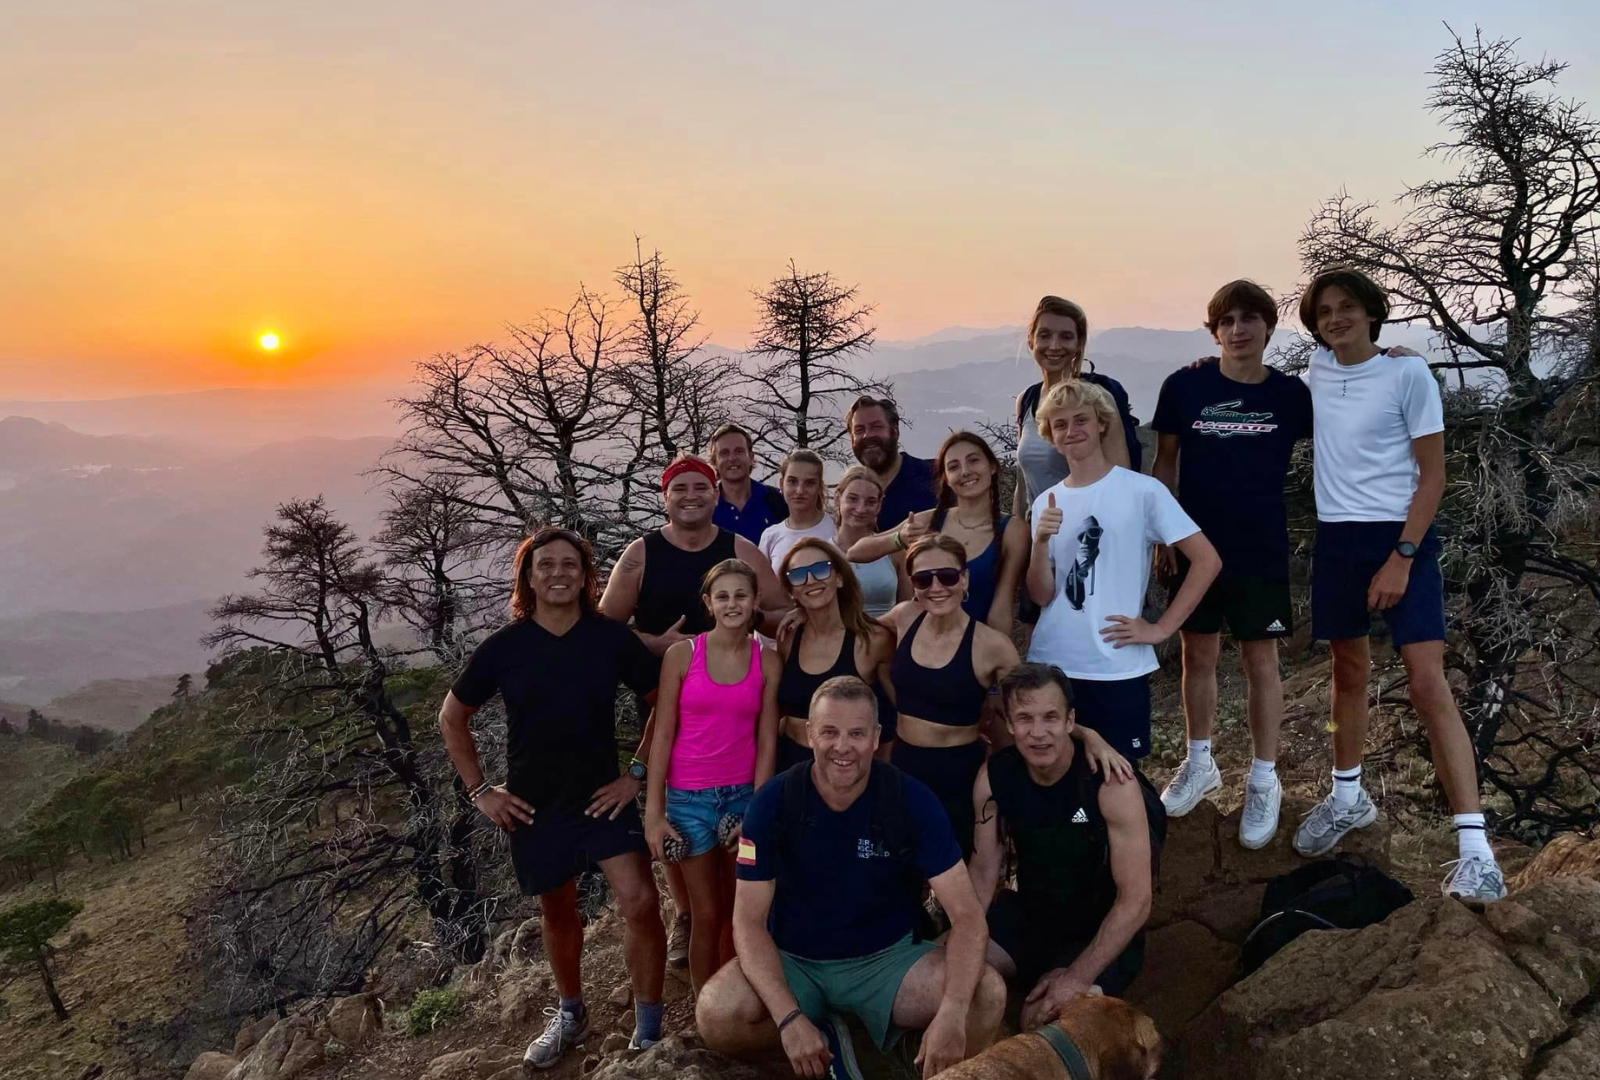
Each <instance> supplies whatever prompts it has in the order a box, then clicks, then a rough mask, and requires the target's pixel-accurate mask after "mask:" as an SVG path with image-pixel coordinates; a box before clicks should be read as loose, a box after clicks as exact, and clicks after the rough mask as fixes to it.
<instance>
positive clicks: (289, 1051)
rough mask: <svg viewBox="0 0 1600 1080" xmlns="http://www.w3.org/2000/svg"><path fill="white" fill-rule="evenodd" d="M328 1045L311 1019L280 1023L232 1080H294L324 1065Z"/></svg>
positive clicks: (298, 1017) (230, 1076)
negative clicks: (324, 1055) (324, 1053)
mask: <svg viewBox="0 0 1600 1080" xmlns="http://www.w3.org/2000/svg"><path fill="white" fill-rule="evenodd" d="M326 1044H327V1040H326V1038H325V1037H323V1036H322V1035H321V1033H319V1032H318V1030H317V1026H316V1025H315V1024H314V1023H312V1022H311V1019H310V1017H306V1016H291V1017H289V1018H287V1019H285V1020H279V1021H278V1022H277V1023H276V1024H274V1025H273V1026H272V1030H271V1031H269V1032H267V1033H266V1034H265V1035H263V1036H262V1037H261V1041H260V1042H258V1043H256V1044H255V1046H253V1047H251V1048H250V1053H249V1054H247V1055H246V1056H245V1058H244V1060H242V1061H240V1062H239V1064H238V1065H236V1066H234V1068H233V1071H232V1072H230V1073H229V1074H228V1080H294V1077H296V1076H299V1075H300V1074H301V1073H305V1072H310V1071H311V1070H312V1069H314V1068H316V1067H317V1066H318V1065H321V1064H322V1062H323V1050H324V1047H325V1046H326Z"/></svg>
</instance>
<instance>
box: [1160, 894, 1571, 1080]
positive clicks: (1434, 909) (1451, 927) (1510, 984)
mask: <svg viewBox="0 0 1600 1080" xmlns="http://www.w3.org/2000/svg"><path fill="white" fill-rule="evenodd" d="M1597 985H1600V881H1592V880H1589V879H1587V878H1582V877H1556V878H1550V879H1548V880H1545V881H1542V882H1540V883H1538V884H1536V885H1534V886H1532V887H1530V888H1528V889H1526V890H1524V891H1523V892H1521V893H1519V894H1518V895H1516V896H1515V897H1513V898H1511V899H1508V900H1504V901H1502V902H1500V903H1498V904H1493V905H1490V906H1488V907H1487V908H1485V909H1474V908H1472V907H1469V906H1467V905H1465V904H1463V903H1461V902H1460V901H1457V900H1454V899H1450V898H1446V897H1430V898H1427V899H1424V900H1418V901H1416V902H1414V903H1412V904H1409V905H1407V906H1406V907H1404V908H1401V909H1400V910H1399V911H1397V912H1395V913H1394V914H1393V915H1391V916H1390V917H1389V918H1388V919H1386V920H1385V921H1384V922H1382V923H1380V924H1378V925H1376V926H1369V927H1366V928H1365V929H1362V930H1329V931H1313V932H1310V933H1306V934H1302V935H1301V936H1300V937H1298V938H1296V939H1295V940H1294V941H1292V942H1290V943H1289V945H1287V946H1286V947H1285V948H1284V949H1282V950H1281V951H1280V952H1279V953H1278V954H1277V955H1276V956H1274V957H1273V958H1272V959H1271V960H1269V961H1268V962H1267V963H1266V964H1265V965H1263V966H1262V968H1261V969H1260V970H1259V971H1257V972H1256V973H1255V974H1254V975H1252V976H1251V977H1250V978H1248V979H1245V980H1244V981H1242V982H1240V983H1239V984H1238V985H1236V986H1234V987H1233V988H1232V989H1231V990H1228V991H1227V992H1226V993H1224V994H1223V995H1222V996H1221V997H1219V998H1218V999H1217V1000H1216V1001H1215V1002H1213V1003H1212V1004H1211V1006H1210V1007H1209V1008H1208V1009H1207V1010H1206V1011H1205V1012H1204V1013H1202V1014H1201V1015H1200V1016H1199V1017H1197V1018H1196V1019H1195V1020H1194V1021H1193V1022H1192V1023H1191V1024H1190V1025H1189V1026H1188V1028H1187V1029H1186V1030H1185V1031H1184V1033H1183V1036H1182V1039H1181V1041H1180V1045H1179V1048H1178V1053H1177V1054H1175V1055H1173V1057H1172V1059H1171V1067H1172V1070H1173V1072H1172V1074H1173V1075H1178V1076H1182V1077H1184V1078H1185V1080H1222V1078H1227V1080H1290V1078H1293V1080H1349V1077H1351V1076H1358V1077H1361V1078H1362V1080H1412V1078H1415V1077H1428V1078H1430V1080H1491V1078H1499V1077H1522V1078H1525V1080H1566V1078H1567V1077H1569V1076H1577V1075H1583V1076H1593V1075H1594V1059H1593V1058H1592V1057H1589V1056H1587V1053H1586V1050H1585V1047H1586V1046H1589V1045H1593V1042H1592V1040H1596V1039H1597V1038H1600V1034H1597V1033H1596V1032H1595V1030H1594V1024H1593V1018H1592V1017H1588V1016H1586V1015H1582V1012H1583V1010H1581V1008H1580V1006H1581V1005H1582V1004H1583V1003H1584V1002H1585V1001H1586V999H1589V998H1590V997H1591V995H1593V994H1594V992H1595V989H1596V986H1597ZM1575 1044H1579V1045H1578V1048H1577V1049H1573V1047H1574V1045H1575ZM1547 1048H1548V1050H1547ZM1579 1067H1581V1071H1579V1072H1576V1073H1575V1072H1573V1071H1572V1070H1573V1069H1574V1068H1579Z"/></svg>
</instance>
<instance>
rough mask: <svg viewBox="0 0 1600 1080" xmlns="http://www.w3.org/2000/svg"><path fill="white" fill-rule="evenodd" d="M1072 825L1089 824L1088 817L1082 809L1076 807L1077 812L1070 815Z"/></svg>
mask: <svg viewBox="0 0 1600 1080" xmlns="http://www.w3.org/2000/svg"><path fill="white" fill-rule="evenodd" d="M1072 823H1073V824H1074V825H1087V824H1089V815H1088V814H1085V813H1084V812H1083V807H1081V806H1080V807H1078V812H1077V813H1076V814H1073V815H1072Z"/></svg>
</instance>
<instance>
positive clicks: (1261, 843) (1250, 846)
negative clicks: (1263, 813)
mask: <svg viewBox="0 0 1600 1080" xmlns="http://www.w3.org/2000/svg"><path fill="white" fill-rule="evenodd" d="M1241 824H1242V822H1241ZM1277 835H1278V821H1277V819H1276V818H1274V819H1273V822H1272V828H1271V829H1269V830H1268V831H1267V835H1265V836H1263V837H1262V838H1261V839H1260V840H1257V841H1255V842H1254V843H1251V842H1250V841H1249V840H1246V839H1245V836H1244V830H1243V829H1241V830H1240V831H1239V846H1240V847H1242V848H1244V849H1245V850H1246V851H1260V850H1261V849H1262V848H1264V847H1266V846H1267V845H1268V844H1270V843H1272V838H1273V837H1274V836H1277Z"/></svg>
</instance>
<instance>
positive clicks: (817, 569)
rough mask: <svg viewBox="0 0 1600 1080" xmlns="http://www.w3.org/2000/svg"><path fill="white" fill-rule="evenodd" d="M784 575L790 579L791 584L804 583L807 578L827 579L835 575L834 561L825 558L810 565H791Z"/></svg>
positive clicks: (815, 579)
mask: <svg viewBox="0 0 1600 1080" xmlns="http://www.w3.org/2000/svg"><path fill="white" fill-rule="evenodd" d="M783 576H784V577H786V578H788V579H789V584H790V585H804V584H805V583H806V578H810V579H811V580H812V581H827V580H828V579H829V578H831V577H832V576H833V563H832V562H830V561H829V560H827V559H823V560H822V561H821V562H814V563H812V564H811V565H810V566H791V567H789V569H788V570H787V571H786V572H785V573H784V575H783Z"/></svg>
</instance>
